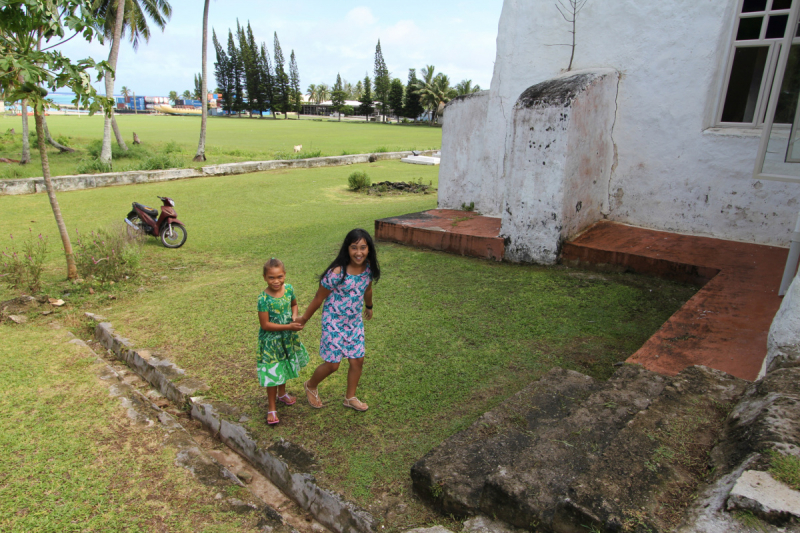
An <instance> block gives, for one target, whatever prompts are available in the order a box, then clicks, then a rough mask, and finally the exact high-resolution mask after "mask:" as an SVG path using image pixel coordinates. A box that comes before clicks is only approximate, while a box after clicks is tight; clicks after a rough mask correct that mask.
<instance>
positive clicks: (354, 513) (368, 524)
mask: <svg viewBox="0 0 800 533" xmlns="http://www.w3.org/2000/svg"><path fill="white" fill-rule="evenodd" d="M87 316H88V318H90V319H93V320H96V321H97V320H100V319H101V317H96V316H95V315H92V314H91V313H87ZM95 337H96V338H97V340H98V341H99V342H100V343H101V344H102V345H103V346H105V347H106V348H107V349H109V350H111V351H112V352H113V353H114V354H115V356H116V357H117V358H119V359H120V360H122V361H124V362H126V363H127V364H128V365H129V366H130V367H131V369H133V370H134V371H135V372H136V373H137V374H139V375H140V376H141V377H142V378H143V379H145V380H147V381H148V382H149V383H150V384H151V385H153V386H154V387H155V388H156V389H157V390H158V391H159V392H160V393H161V394H163V395H164V396H166V397H167V398H168V399H169V400H170V401H171V402H173V403H174V404H176V405H178V406H182V407H186V408H189V409H191V416H192V417H193V418H195V419H196V420H198V421H200V422H201V423H202V424H203V425H204V426H205V427H206V428H207V429H209V430H210V431H211V432H212V433H213V434H214V435H216V436H218V437H219V438H220V440H221V441H222V442H224V443H225V444H226V445H227V446H228V447H230V448H231V449H232V450H234V451H236V452H237V453H238V454H239V455H241V456H242V457H244V458H246V459H247V460H248V461H250V463H251V464H252V465H253V466H255V467H256V468H258V469H259V470H260V471H261V473H263V474H264V475H265V476H266V477H267V478H268V479H269V480H270V481H271V482H272V483H273V484H275V486H276V487H278V488H279V489H280V490H281V491H283V493H284V494H286V495H287V496H289V497H290V498H291V499H292V500H294V501H295V502H296V503H297V504H298V505H299V506H300V507H301V508H303V509H305V510H306V511H308V512H309V513H311V514H312V515H313V516H314V518H315V519H316V520H317V521H318V522H319V523H321V524H322V525H324V526H325V527H327V528H329V529H330V530H331V531H334V532H335V533H374V531H375V530H374V525H375V519H374V518H373V517H372V515H370V514H369V513H368V512H367V511H365V510H363V509H361V508H359V507H358V506H356V505H355V504H353V503H351V502H348V501H346V500H344V499H343V498H342V497H341V496H339V495H338V494H334V493H332V492H330V491H328V490H326V489H323V488H321V487H320V486H319V485H317V484H316V480H315V478H314V476H313V475H312V474H310V473H306V472H297V471H293V470H296V469H294V468H292V466H290V465H289V464H288V463H286V462H285V461H283V460H281V459H280V458H278V457H276V456H275V455H273V454H272V453H270V452H269V451H267V450H264V449H262V448H261V447H260V446H259V444H258V441H257V440H256V439H255V438H253V436H252V435H251V434H250V432H249V431H248V430H247V429H246V428H245V427H244V426H242V425H241V424H237V423H234V422H230V421H228V420H226V419H225V418H223V416H222V413H223V412H224V411H231V409H230V408H227V406H225V405H223V404H219V403H216V402H215V403H210V402H207V401H204V400H203V399H202V398H199V397H192V395H193V394H195V393H196V392H198V391H201V390H203V389H204V388H206V386H205V385H204V384H202V383H201V382H199V381H196V380H193V379H191V378H186V377H184V376H185V373H184V371H183V370H181V369H180V368H178V367H176V366H175V365H173V364H172V363H170V362H169V361H166V360H163V359H159V358H157V357H153V356H152V355H151V354H150V353H149V352H148V351H146V350H138V351H137V350H134V349H133V345H132V343H131V341H129V340H128V339H125V338H123V337H120V336H119V335H117V334H116V333H115V332H114V328H113V327H112V325H111V324H110V323H109V322H99V323H98V324H97V325H96V327H95ZM170 376H181V380H180V383H176V382H173V381H172V379H170Z"/></svg>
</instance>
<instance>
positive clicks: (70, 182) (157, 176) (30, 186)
mask: <svg viewBox="0 0 800 533" xmlns="http://www.w3.org/2000/svg"><path fill="white" fill-rule="evenodd" d="M434 152H435V151H434V150H427V151H423V152H419V153H420V154H422V155H432V154H433V153H434ZM410 155H411V152H383V153H378V154H354V155H342V156H332V157H312V158H308V159H288V160H283V159H281V160H273V161H245V162H241V163H224V164H221V165H209V166H205V167H202V168H201V169H199V170H198V169H193V168H172V169H167V170H134V171H130V172H106V173H102V174H78V175H74V176H55V177H53V178H52V182H53V188H54V189H55V190H56V191H77V190H81V189H93V188H95V187H112V186H117V185H135V184H138V183H155V182H160V181H172V180H178V179H187V178H203V177H210V176H228V175H233V174H247V173H249V172H264V171H268V170H280V169H289V168H318V167H335V166H342V165H355V164H359V163H370V162H373V161H381V160H387V159H402V158H404V157H408V156H410ZM45 191H46V189H45V184H44V178H23V179H17V180H0V195H4V194H8V195H18V194H35V193H40V192H45Z"/></svg>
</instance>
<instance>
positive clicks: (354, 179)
mask: <svg viewBox="0 0 800 533" xmlns="http://www.w3.org/2000/svg"><path fill="white" fill-rule="evenodd" d="M347 184H348V186H349V187H350V190H351V191H360V190H362V189H366V188H368V187H369V185H370V180H369V175H367V173H366V172H364V171H361V170H359V171H356V172H353V173H352V174H350V176H349V177H348V178H347Z"/></svg>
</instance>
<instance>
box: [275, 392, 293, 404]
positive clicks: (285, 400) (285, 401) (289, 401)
mask: <svg viewBox="0 0 800 533" xmlns="http://www.w3.org/2000/svg"><path fill="white" fill-rule="evenodd" d="M277 400H278V401H279V402H281V403H282V404H284V405H294V403H295V402H296V401H297V398H294V397H292V396H289V393H288V392H287V393H286V394H284V395H283V396H278V398H277Z"/></svg>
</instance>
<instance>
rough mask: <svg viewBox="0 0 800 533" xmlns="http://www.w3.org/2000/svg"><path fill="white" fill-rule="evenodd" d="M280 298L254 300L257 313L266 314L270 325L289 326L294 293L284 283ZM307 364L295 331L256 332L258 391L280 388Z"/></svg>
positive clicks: (289, 286) (304, 349)
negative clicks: (256, 305)
mask: <svg viewBox="0 0 800 533" xmlns="http://www.w3.org/2000/svg"><path fill="white" fill-rule="evenodd" d="M284 288H285V289H286V291H285V292H284V294H283V296H281V297H280V298H273V297H272V296H270V295H269V294H267V293H266V292H262V293H261V295H260V296H259V297H258V312H259V313H269V321H270V322H272V323H273V324H289V323H290V322H291V321H292V301H294V300H295V297H294V289H293V288H292V286H291V285H289V284H288V283H287V284H285V285H284ZM307 364H308V352H307V351H306V347H305V346H303V343H302V342H300V338H299V337H298V335H297V332H296V331H264V330H263V329H261V330H259V332H258V363H257V365H256V367H257V370H258V382H259V383H260V384H261V386H262V387H274V386H277V385H283V384H284V383H286V381H287V380H290V379H293V378H296V377H298V376H299V375H300V369H301V368H303V367H304V366H306V365H307Z"/></svg>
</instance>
